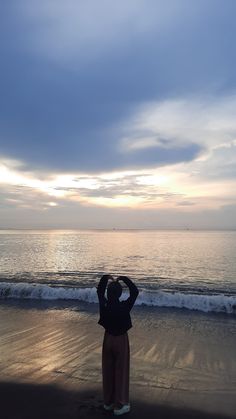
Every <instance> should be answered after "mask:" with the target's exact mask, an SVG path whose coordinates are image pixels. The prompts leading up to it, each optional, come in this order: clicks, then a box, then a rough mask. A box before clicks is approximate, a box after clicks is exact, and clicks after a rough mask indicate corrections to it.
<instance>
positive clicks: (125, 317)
mask: <svg viewBox="0 0 236 419" xmlns="http://www.w3.org/2000/svg"><path fill="white" fill-rule="evenodd" d="M108 279H109V275H104V276H103V277H102V278H101V279H100V282H99V284H98V288H97V294H98V299H99V308H100V319H99V321H98V324H100V325H101V326H103V327H104V329H105V330H106V332H108V333H109V334H110V335H113V336H119V335H123V334H124V333H126V332H127V331H128V330H129V329H130V328H131V327H132V322H131V317H130V310H131V309H132V307H133V305H134V303H135V300H136V298H137V296H138V293H139V291H138V288H137V287H136V285H135V284H134V283H133V282H132V281H131V280H130V279H129V278H128V277H126V276H123V277H122V280H123V282H124V283H125V284H126V285H127V287H128V288H129V293H130V295H129V298H127V300H125V301H119V300H117V301H109V300H107V298H106V297H105V290H106V286H107V282H108Z"/></svg>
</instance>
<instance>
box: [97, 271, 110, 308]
mask: <svg viewBox="0 0 236 419" xmlns="http://www.w3.org/2000/svg"><path fill="white" fill-rule="evenodd" d="M109 279H113V278H112V276H111V275H103V276H102V277H101V279H100V281H99V284H98V287H97V295H98V299H99V302H100V303H102V302H104V301H105V291H106V286H107V283H108V280H109Z"/></svg>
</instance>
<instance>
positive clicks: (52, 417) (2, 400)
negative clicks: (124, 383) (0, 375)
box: [0, 382, 232, 419]
mask: <svg viewBox="0 0 236 419" xmlns="http://www.w3.org/2000/svg"><path fill="white" fill-rule="evenodd" d="M131 407H132V410H131V412H130V413H128V414H126V415H124V416H126V417H129V418H148V419H157V418H158V419H176V418H181V419H228V418H229V416H223V415H216V414H207V413H203V412H201V411H200V410H199V411H196V410H187V409H178V408H173V407H169V406H163V405H162V406H160V405H158V402H157V403H156V404H155V403H153V404H147V403H145V402H143V401H140V400H135V399H132V398H131ZM104 416H106V417H108V416H110V417H113V413H112V412H106V411H104V410H103V404H102V399H101V391H100V389H97V390H95V391H91V390H90V391H89V390H87V391H79V390H78V391H68V390H64V389H63V388H61V387H59V386H55V385H43V384H38V385H37V384H21V383H14V382H0V418H1V419H56V418H57V419H79V418H87V419H90V418H104ZM231 419H232V416H231Z"/></svg>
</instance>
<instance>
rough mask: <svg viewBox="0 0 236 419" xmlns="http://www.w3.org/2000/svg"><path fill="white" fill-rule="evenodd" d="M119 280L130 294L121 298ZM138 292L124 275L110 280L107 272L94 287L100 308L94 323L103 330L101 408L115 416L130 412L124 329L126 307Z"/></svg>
mask: <svg viewBox="0 0 236 419" xmlns="http://www.w3.org/2000/svg"><path fill="white" fill-rule="evenodd" d="M109 280H110V282H109V284H108V281H109ZM121 281H123V282H124V283H125V284H126V285H127V287H128V288H129V293H130V295H129V298H127V300H125V301H120V300H119V298H120V297H121V294H122V286H121V284H120V282H121ZM107 284H108V286H107ZM106 287H107V298H106V297H105V290H106ZM138 293H139V291H138V288H137V287H136V285H135V284H134V283H133V282H132V281H131V280H130V279H129V278H128V277H127V276H119V277H118V278H117V279H116V280H114V278H113V277H112V276H111V275H103V276H102V278H101V279H100V282H99V284H98V287H97V294H98V299H99V308H100V319H99V321H98V323H99V324H100V325H101V326H103V327H104V329H105V334H104V339H103V347H102V376H103V396H104V409H105V410H113V411H114V414H115V415H122V414H124V413H127V412H129V411H130V403H129V365H130V351H129V337H128V333H127V331H128V330H129V329H130V328H131V327H132V323H131V318H130V310H131V309H132V307H133V305H134V303H135V300H136V298H137V296H138Z"/></svg>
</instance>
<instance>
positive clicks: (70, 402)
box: [0, 301, 236, 419]
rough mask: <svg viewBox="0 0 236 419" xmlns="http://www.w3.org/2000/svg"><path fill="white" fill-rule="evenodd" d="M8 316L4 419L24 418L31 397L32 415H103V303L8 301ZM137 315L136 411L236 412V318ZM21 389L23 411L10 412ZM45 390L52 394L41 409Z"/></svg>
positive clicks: (2, 343) (0, 341)
mask: <svg viewBox="0 0 236 419" xmlns="http://www.w3.org/2000/svg"><path fill="white" fill-rule="evenodd" d="M0 315H1V325H0V353H1V358H0V372H1V383H0V387H1V391H0V394H1V396H0V397H1V399H2V400H3V402H4V414H5V417H4V416H2V415H1V418H2V419H5V418H9V419H10V418H11V419H12V418H13V417H14V419H15V418H18V417H19V418H22V417H24V416H17V411H19V406H21V408H20V410H22V412H23V411H24V409H27V404H26V406H25V404H24V403H23V400H28V399H29V398H30V399H31V398H32V403H31V402H30V406H28V410H29V411H30V412H31V413H30V414H28V413H27V414H26V413H25V417H26V418H28V417H29V418H30V419H31V418H34V419H35V418H37V417H40V418H42V417H43V418H44V419H46V418H47V414H48V418H49V417H50V419H52V418H53V417H59V418H60V417H61V418H68V419H69V418H75V417H78V414H79V417H88V418H90V415H91V417H92V416H93V417H94V414H95V413H96V417H100V416H101V417H103V415H104V413H103V411H102V398H101V397H102V388H101V345H102V339H103V329H102V328H101V327H100V326H98V325H97V320H98V314H97V310H96V307H93V309H92V310H91V307H90V306H89V305H88V304H79V305H78V307H77V310H75V309H74V310H70V309H68V308H62V309H61V310H60V309H58V308H56V309H55V306H54V307H53V306H52V305H51V306H49V305H48V306H47V307H46V306H45V305H43V307H42V306H41V305H40V304H34V306H32V304H30V305H29V304H28V302H25V303H24V304H22V302H20V301H17V303H16V304H15V305H14V306H13V305H11V304H9V302H7V303H5V304H1V303H0ZM132 318H133V325H134V327H133V328H132V329H131V331H130V333H129V336H130V345H131V377H130V378H131V379H130V394H131V397H130V398H131V404H132V412H131V413H130V417H137V418H138V417H143V416H145V415H148V416H150V417H153V418H154V417H156V416H157V415H161V417H163V418H175V417H177V415H179V414H180V413H181V416H182V417H183V418H186V419H187V417H188V418H197V417H199V418H208V417H209V418H210V417H212V418H213V417H214V418H218V417H219V418H221V417H222V418H235V412H236V401H235V400H236V397H235V396H236V362H235V343H236V339H235V336H236V334H235V332H236V325H235V320H233V319H232V318H229V317H228V316H227V315H223V314H221V315H218V314H217V315H209V313H207V314H205V313H199V312H198V313H193V312H189V311H181V312H180V311H173V310H168V309H159V310H158V311H157V310H155V313H154V312H153V310H152V309H148V310H143V309H140V308H135V309H134V310H133V315H132ZM13 389H15V390H17V394H18V396H17V397H19V399H20V400H19V404H17V403H16V406H15V405H12V406H11V408H12V409H14V408H15V409H16V412H15V413H16V414H15V413H14V414H13V413H12V414H11V416H7V415H8V413H9V412H7V405H8V403H7V400H8V402H9V403H10V400H11V397H12V394H13ZM15 390H14V391H15ZM38 392H39V394H44V395H45V399H46V400H47V401H46V402H45V404H43V405H42V409H44V411H43V413H42V411H41V416H37V409H38V407H39V406H38V404H39V405H40V403H41V401H40V400H41V398H40V397H39V396H38ZM3 394H4V395H5V396H4V397H3ZM14 394H15V393H14ZM20 394H21V396H20ZM55 394H56V395H57V396H55V397H56V400H58V401H59V402H58V403H59V404H57V402H56V404H55V401H54V395H55ZM14 397H15V396H14ZM33 400H34V402H33ZM60 400H64V402H63V403H64V404H63V408H62V407H61V409H62V410H61V416H60V414H59V413H60V412H59V410H60V409H59V407H58V406H60ZM22 403H23V404H22ZM10 405H11V403H10ZM10 405H9V406H10ZM14 406H15V407H14ZM24 406H25V407H24ZM17 409H18V410H17ZM34 409H35V412H34ZM40 409H41V408H39V410H40ZM58 409H59V410H58ZM63 409H64V410H63ZM26 411H27V410H26ZM22 412H21V413H22ZM47 412H48V413H47ZM63 412H64V413H63ZM65 412H66V413H65ZM19 415H20V412H19ZM27 415H28V416H27ZM53 415H54V416H53ZM63 415H64V416H63ZM73 415H74V416H73ZM76 415H77V416H76ZM83 415H84V416H83ZM212 415H213V416H212ZM217 415H218V416H217ZM220 415H221V416H220Z"/></svg>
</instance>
